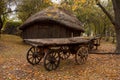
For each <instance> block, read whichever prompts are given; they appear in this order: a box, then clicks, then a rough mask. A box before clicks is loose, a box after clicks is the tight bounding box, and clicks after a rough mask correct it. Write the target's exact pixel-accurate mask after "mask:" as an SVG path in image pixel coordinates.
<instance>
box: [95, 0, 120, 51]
mask: <svg viewBox="0 0 120 80" xmlns="http://www.w3.org/2000/svg"><path fill="white" fill-rule="evenodd" d="M112 3H113V9H114V13H115V20H114V19H113V18H112V17H111V15H110V14H109V13H108V12H107V11H106V9H105V8H104V7H103V6H102V5H101V4H100V2H98V3H97V5H98V6H99V7H100V8H101V9H102V10H103V12H104V13H105V14H106V15H107V16H108V18H109V19H110V21H111V22H112V24H113V25H114V27H115V32H116V51H115V52H116V53H120V0H112Z"/></svg>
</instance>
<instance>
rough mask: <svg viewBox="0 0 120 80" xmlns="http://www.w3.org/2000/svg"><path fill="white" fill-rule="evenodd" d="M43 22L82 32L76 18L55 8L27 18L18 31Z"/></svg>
mask: <svg viewBox="0 0 120 80" xmlns="http://www.w3.org/2000/svg"><path fill="white" fill-rule="evenodd" d="M43 21H52V22H56V23H59V24H62V25H65V26H67V27H69V28H72V29H75V30H80V31H82V32H84V30H83V29H82V28H81V22H80V21H79V20H78V19H77V18H76V16H75V15H73V14H71V13H70V12H69V11H67V10H64V9H61V8H55V7H48V8H46V9H44V10H42V11H40V12H38V13H36V14H35V15H33V16H31V17H29V18H28V19H27V20H26V21H25V22H24V24H22V25H21V26H20V29H21V30H23V29H24V28H26V27H28V26H29V25H32V24H35V23H40V22H43Z"/></svg>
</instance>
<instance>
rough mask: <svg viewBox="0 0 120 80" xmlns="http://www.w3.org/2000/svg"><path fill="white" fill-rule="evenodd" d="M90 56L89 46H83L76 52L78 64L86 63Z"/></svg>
mask: <svg viewBox="0 0 120 80" xmlns="http://www.w3.org/2000/svg"><path fill="white" fill-rule="evenodd" d="M87 58H88V48H87V47H84V46H81V47H80V48H79V49H78V51H77V53H76V54H75V61H76V63H77V64H84V63H85V61H86V60H87Z"/></svg>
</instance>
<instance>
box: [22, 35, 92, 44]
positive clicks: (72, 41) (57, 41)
mask: <svg viewBox="0 0 120 80" xmlns="http://www.w3.org/2000/svg"><path fill="white" fill-rule="evenodd" d="M24 41H25V42H26V43H28V44H30V45H32V46H62V45H75V44H87V43H88V42H89V41H90V40H89V39H85V38H82V37H72V38H49V39H24Z"/></svg>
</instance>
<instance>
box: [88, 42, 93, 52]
mask: <svg viewBox="0 0 120 80" xmlns="http://www.w3.org/2000/svg"><path fill="white" fill-rule="evenodd" d="M88 47H89V50H92V49H93V48H94V41H93V40H92V41H90V42H89V44H88Z"/></svg>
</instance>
